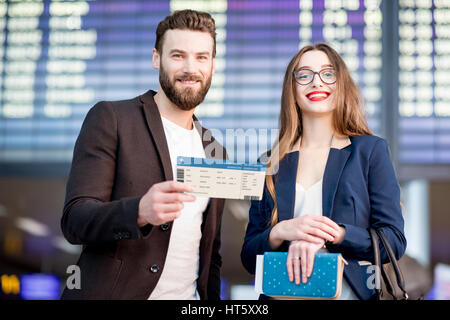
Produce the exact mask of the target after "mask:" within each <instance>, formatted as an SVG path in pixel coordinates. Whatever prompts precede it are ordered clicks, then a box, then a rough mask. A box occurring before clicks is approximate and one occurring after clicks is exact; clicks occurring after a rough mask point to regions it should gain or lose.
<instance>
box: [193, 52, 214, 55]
mask: <svg viewBox="0 0 450 320" xmlns="http://www.w3.org/2000/svg"><path fill="white" fill-rule="evenodd" d="M195 54H196V55H207V56H210V55H211V52H209V51H200V52H196V53H195Z"/></svg>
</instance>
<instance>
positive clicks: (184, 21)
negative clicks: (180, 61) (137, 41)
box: [155, 10, 216, 57]
mask: <svg viewBox="0 0 450 320" xmlns="http://www.w3.org/2000/svg"><path fill="white" fill-rule="evenodd" d="M173 29H181V30H186V29H187V30H192V31H202V32H208V33H209V34H210V35H211V37H212V38H213V40H214V47H213V57H215V56H216V25H215V22H214V19H213V18H212V17H211V15H210V14H209V13H207V12H202V11H194V10H178V11H175V12H174V13H172V14H171V15H169V16H167V17H166V18H165V19H164V20H163V21H161V22H160V23H159V24H158V28H156V42H155V48H156V50H158V52H160V53H161V52H162V43H163V40H164V34H165V33H166V31H167V30H173Z"/></svg>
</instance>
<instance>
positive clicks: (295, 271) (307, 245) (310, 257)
mask: <svg viewBox="0 0 450 320" xmlns="http://www.w3.org/2000/svg"><path fill="white" fill-rule="evenodd" d="M324 244H325V240H322V243H321V244H316V243H311V242H308V241H303V240H300V241H293V242H291V245H290V246H289V251H288V256H287V260H286V267H287V271H288V276H289V281H291V282H292V281H293V280H294V278H295V284H300V275H301V278H302V282H303V283H304V284H305V283H306V282H307V281H308V278H309V277H311V274H312V271H313V267H314V255H315V254H316V253H317V251H319V250H320V248H322V247H323V246H324Z"/></svg>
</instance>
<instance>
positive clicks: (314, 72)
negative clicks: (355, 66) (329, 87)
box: [292, 68, 337, 86]
mask: <svg viewBox="0 0 450 320" xmlns="http://www.w3.org/2000/svg"><path fill="white" fill-rule="evenodd" d="M302 70H307V71H311V72H312V74H313V76H312V78H311V81H310V82H308V83H300V82H298V81H297V77H296V76H295V74H296V73H297V72H299V71H302ZM325 70H333V72H334V73H336V71H335V70H334V68H323V69H322V70H319V71H318V72H316V71H313V70H311V69H306V68H303V69H297V70H294V71H292V75H293V76H294V79H295V82H297V83H298V84H299V85H301V86H307V85H308V84H310V83H311V82H313V81H314V77H315V76H316V74H317V75H318V76H319V79H320V80H321V81H322V82H323V83H325V84H335V83H336V80H337V79H336V78H335V79H334V81H333V82H327V81H324V80H323V79H322V77H321V76H320V73H321V72H323V71H325Z"/></svg>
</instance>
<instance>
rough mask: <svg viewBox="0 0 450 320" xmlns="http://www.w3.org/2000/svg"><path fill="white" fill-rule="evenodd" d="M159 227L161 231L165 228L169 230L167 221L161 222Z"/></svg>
mask: <svg viewBox="0 0 450 320" xmlns="http://www.w3.org/2000/svg"><path fill="white" fill-rule="evenodd" d="M160 228H161V230H162V231H167V230H169V224H168V223H165V224H162V225H161V226H160Z"/></svg>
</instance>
